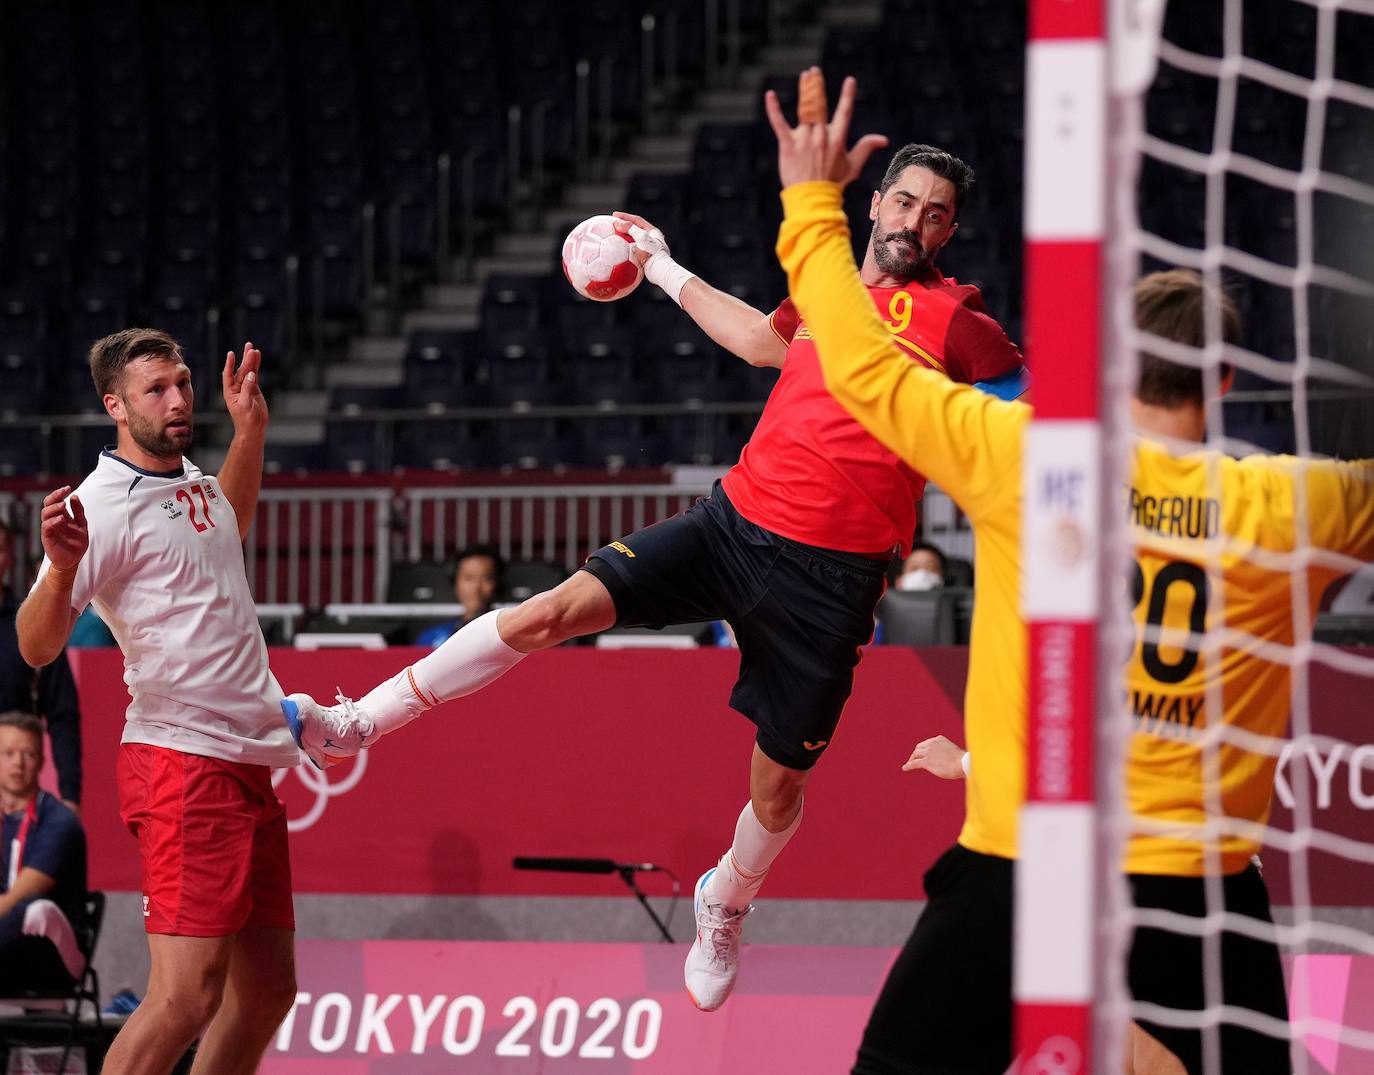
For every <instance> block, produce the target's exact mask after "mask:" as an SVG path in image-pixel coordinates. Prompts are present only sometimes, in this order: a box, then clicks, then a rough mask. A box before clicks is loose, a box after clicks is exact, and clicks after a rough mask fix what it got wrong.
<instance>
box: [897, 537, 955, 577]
mask: <svg viewBox="0 0 1374 1075" xmlns="http://www.w3.org/2000/svg"><path fill="white" fill-rule="evenodd" d="M912 552H933V553H934V554H935V558H936V559H937V560H939V561H940V574H942V575H943V574H944V573H945V567H946V566H947V562H946V560H945V550H944V549H942V548H940V546H939V545H932V544H931V543H930V542H929V541H917V542H915V543H913V544H912V546H911V552H909V553H907V554H906V558H907V559H908V560H909V559H911V553H912Z"/></svg>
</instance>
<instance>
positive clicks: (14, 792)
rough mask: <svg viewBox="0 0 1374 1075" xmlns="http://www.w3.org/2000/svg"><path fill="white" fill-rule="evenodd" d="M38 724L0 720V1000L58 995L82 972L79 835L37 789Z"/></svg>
mask: <svg viewBox="0 0 1374 1075" xmlns="http://www.w3.org/2000/svg"><path fill="white" fill-rule="evenodd" d="M42 769H43V723H42V721H40V720H39V719H38V718H37V717H35V716H33V715H32V714H31V713H20V712H8V713H0V997H4V996H13V995H15V994H18V993H22V992H24V991H26V990H44V989H64V988H66V987H68V986H70V985H71V984H72V983H73V982H74V981H75V980H76V979H77V978H79V977H80V976H81V974H82V972H83V971H84V970H85V969H86V960H85V956H84V955H83V953H82V952H81V950H80V946H79V945H78V944H77V941H76V933H75V931H74V930H73V929H72V922H73V921H76V920H78V919H79V916H80V915H81V914H82V910H83V907H84V904H85V899H86V834H85V832H84V831H83V830H82V828H81V822H80V821H79V820H78V819H77V817H76V815H75V814H74V813H72V811H71V810H70V809H68V807H67V806H66V805H65V804H64V803H63V802H62V800H60V799H58V798H57V797H56V796H53V795H50V794H48V792H46V791H42V790H40V789H39V787H38V774H39V773H40V772H41V771H42Z"/></svg>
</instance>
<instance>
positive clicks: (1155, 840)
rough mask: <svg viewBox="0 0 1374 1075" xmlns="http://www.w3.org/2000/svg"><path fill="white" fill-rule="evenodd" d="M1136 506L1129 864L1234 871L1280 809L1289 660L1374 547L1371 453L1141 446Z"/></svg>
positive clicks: (1140, 869)
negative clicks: (1249, 452)
mask: <svg viewBox="0 0 1374 1075" xmlns="http://www.w3.org/2000/svg"><path fill="white" fill-rule="evenodd" d="M1125 507H1126V512H1127V518H1128V521H1129V524H1130V526H1131V530H1132V533H1133V536H1134V538H1135V543H1136V558H1135V563H1134V565H1133V567H1132V572H1131V574H1132V580H1131V600H1132V601H1134V603H1135V611H1134V620H1135V624H1136V641H1135V647H1134V649H1133V650H1132V651H1131V657H1130V660H1129V662H1128V664H1127V671H1126V703H1127V706H1128V708H1129V711H1130V713H1131V715H1132V717H1133V719H1134V722H1135V733H1134V735H1133V736H1132V737H1131V744H1130V763H1129V765H1128V767H1127V770H1126V790H1127V797H1128V799H1129V802H1130V807H1131V811H1132V813H1133V814H1134V815H1135V817H1136V819H1137V823H1136V829H1135V834H1134V835H1133V836H1132V838H1131V840H1130V842H1129V844H1128V845H1127V849H1126V868H1127V870H1128V871H1129V872H1131V873H1152V874H1184V875H1189V876H1201V875H1202V874H1203V873H1204V872H1205V871H1206V869H1207V865H1208V864H1207V862H1206V852H1207V850H1208V849H1211V850H1214V851H1216V852H1218V853H1219V854H1220V865H1221V871H1222V872H1223V873H1235V872H1236V871H1238V870H1241V869H1244V867H1245V864H1246V863H1247V862H1248V861H1249V859H1250V856H1251V855H1253V854H1255V853H1256V852H1258V851H1259V849H1260V844H1261V842H1262V839H1263V834H1262V833H1261V832H1260V831H1259V830H1258V828H1257V826H1259V825H1263V824H1264V823H1265V822H1267V821H1268V819H1269V805H1270V801H1271V799H1272V792H1273V788H1274V768H1275V766H1276V765H1277V764H1278V750H1279V747H1280V746H1281V745H1282V744H1281V743H1279V742H1276V741H1275V740H1277V739H1278V738H1279V737H1282V736H1284V735H1285V734H1286V733H1287V729H1288V718H1289V714H1290V711H1291V707H1292V679H1291V676H1290V671H1289V669H1290V665H1289V663H1288V662H1290V661H1291V660H1292V659H1293V657H1294V651H1293V648H1292V647H1293V646H1294V644H1295V642H1300V641H1304V640H1306V639H1308V638H1310V633H1309V632H1307V631H1303V630H1302V628H1301V626H1300V625H1302V624H1310V623H1311V622H1312V619H1313V618H1314V617H1315V615H1316V611H1317V606H1318V604H1319V602H1320V601H1321V596H1322V592H1323V591H1324V590H1325V589H1326V587H1327V585H1328V584H1329V583H1331V582H1332V581H1333V580H1334V579H1336V578H1339V577H1340V576H1341V575H1344V574H1348V573H1349V571H1350V569H1351V566H1352V565H1351V564H1350V563H1349V561H1348V560H1345V559H1343V558H1344V557H1349V558H1353V559H1356V560H1369V559H1370V558H1371V557H1372V556H1374V463H1371V462H1370V461H1363V462H1354V463H1335V462H1331V461H1330V460H1303V459H1296V458H1294V457H1292V456H1250V457H1247V458H1245V459H1239V460H1237V459H1231V458H1229V457H1227V456H1224V455H1220V454H1219V453H1216V452H1211V451H1198V452H1193V453H1190V454H1187V455H1174V454H1171V453H1170V452H1169V451H1168V450H1167V449H1166V448H1164V447H1163V446H1162V445H1159V444H1155V443H1152V442H1150V441H1140V442H1139V443H1138V444H1137V446H1136V451H1135V459H1134V465H1133V468H1132V476H1131V484H1130V486H1129V487H1128V489H1127V490H1126V504H1125ZM1304 519H1305V520H1306V527H1305V528H1306V531H1307V533H1306V535H1305V539H1304V535H1303V533H1302V529H1303V528H1302V527H1300V525H1299V524H1300V523H1301V522H1302V521H1303V520H1304ZM1333 554H1334V555H1333ZM1223 728H1224V729H1225V730H1224V731H1223V730H1221V729H1223ZM1233 729H1241V730H1242V731H1243V732H1248V733H1252V734H1253V735H1254V736H1262V737H1266V738H1265V739H1259V740H1257V739H1254V738H1251V737H1249V736H1244V735H1242V736H1241V737H1233V736H1232V734H1231V732H1232V730H1233ZM1209 740H1210V744H1209V745H1208V746H1207V749H1205V750H1204V743H1207V742H1208V741H1209ZM1242 740H1243V741H1242ZM1266 740H1267V741H1266ZM1266 748H1267V749H1266ZM1207 774H1211V776H1210V777H1209V776H1208V775H1207ZM1209 817H1210V818H1212V820H1213V823H1214V824H1213V832H1212V833H1211V834H1210V835H1209V834H1208V833H1207V832H1205V831H1203V830H1202V828H1200V826H1202V825H1203V824H1204V822H1206V821H1207V819H1208V818H1209Z"/></svg>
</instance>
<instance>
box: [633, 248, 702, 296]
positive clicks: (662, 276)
mask: <svg viewBox="0 0 1374 1075" xmlns="http://www.w3.org/2000/svg"><path fill="white" fill-rule="evenodd" d="M652 265H653V273H652V274H650V273H647V272H646V273H645V274H644V275H645V276H648V277H649V282H650V283H651V284H657V285H658V286H659V287H661V288H662V289H663V293H664V294H665V295H667V296H668V297H669V298H670V299H672V300H673V301H674V302H675V303H677V304H678V305H679V306H681V305H682V289H683V288H684V287H686V286H687V281H688V280H694V279H696V275H697V274H696V273H694V272H692V271H691V270H690V269H684V268H683V267H682V266H681V265H679V264H678V263H677V262H676V261H674V260H673V259H672V258H670V257H667V256H665V255H663V254H660V255H659V256H658V257H657V258H655V259H654V261H653V263H652Z"/></svg>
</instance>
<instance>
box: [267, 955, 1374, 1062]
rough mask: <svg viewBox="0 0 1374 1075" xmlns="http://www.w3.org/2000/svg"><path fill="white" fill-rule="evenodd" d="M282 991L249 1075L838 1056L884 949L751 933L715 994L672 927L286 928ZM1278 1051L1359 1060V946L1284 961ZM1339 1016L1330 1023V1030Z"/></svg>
mask: <svg viewBox="0 0 1374 1075" xmlns="http://www.w3.org/2000/svg"><path fill="white" fill-rule="evenodd" d="M296 949H297V961H298V963H299V983H300V986H299V989H300V991H299V993H298V995H297V1000H296V1004H295V1007H293V1008H292V1010H291V1014H290V1015H289V1016H288V1017H287V1018H286V1020H285V1022H284V1023H283V1024H282V1026H281V1029H280V1030H279V1031H278V1033H277V1037H276V1039H275V1041H274V1042H273V1045H272V1047H271V1049H270V1050H269V1051H268V1054H267V1059H266V1060H265V1062H264V1063H263V1065H262V1067H261V1068H260V1069H259V1070H260V1072H261V1073H262V1075H402V1073H404V1075H439V1073H441V1072H442V1073H445V1075H446V1073H448V1072H451V1071H455V1070H461V1071H470V1072H474V1073H477V1072H491V1073H500V1075H520V1073H524V1072H530V1073H533V1072H584V1071H585V1072H600V1073H603V1075H615V1073H626V1075H629V1073H633V1075H652V1073H660V1075H682V1073H683V1072H698V1073H702V1075H705V1073H708V1072H745V1071H756V1072H784V1071H785V1072H787V1073H788V1075H813V1073H814V1075H822V1073H824V1075H834V1073H837V1072H844V1071H848V1070H849V1068H850V1065H851V1064H853V1062H854V1054H855V1051H856V1050H857V1048H858V1043H859V1039H860V1037H861V1035H862V1034H863V1028H864V1024H865V1023H866V1022H867V1019H868V1013H869V1010H870V1009H871V1007H872V1003H873V998H874V996H876V994H877V991H878V989H879V987H880V986H881V984H882V981H883V979H884V977H885V976H886V974H887V968H888V966H889V964H890V963H891V961H892V959H893V957H894V955H895V950H893V949H889V948H828V947H827V948H822V947H784V946H770V945H751V946H748V947H747V948H746V950H745V959H744V964H743V968H742V970H741V974H740V980H739V986H738V987H737V989H736V991H735V994H734V996H732V997H731V998H730V1001H729V1003H728V1004H726V1006H725V1007H724V1008H722V1009H721V1010H720V1011H718V1012H713V1013H711V1014H709V1015H708V1014H704V1013H702V1012H698V1011H697V1010H696V1009H695V1008H693V1007H692V1005H691V1003H690V1001H689V1000H688V999H687V996H686V994H685V992H684V991H683V988H682V959H683V953H684V951H685V946H683V945H665V944H520V943H511V942H492V943H471V942H453V941H449V942H436V941H301V942H300V943H299V944H298V945H297V946H296ZM1287 971H1288V980H1289V997H1290V1001H1289V1003H1290V1007H1291V1010H1292V1018H1293V1022H1294V1026H1295V1031H1296V1033H1295V1036H1296V1037H1297V1039H1298V1042H1299V1044H1298V1046H1297V1047H1296V1048H1295V1053H1296V1052H1305V1053H1306V1054H1307V1056H1308V1059H1309V1065H1308V1068H1309V1069H1310V1070H1312V1072H1313V1073H1314V1075H1319V1073H1324V1075H1365V1073H1367V1072H1368V1071H1369V1070H1370V1063H1371V1062H1370V1057H1371V1055H1374V1054H1371V1053H1370V1052H1368V1051H1365V1050H1364V1049H1361V1048H1359V1047H1358V1046H1357V1043H1356V1042H1355V1041H1353V1040H1345V1041H1342V1040H1341V1036H1342V1035H1343V1036H1344V1037H1345V1038H1346V1039H1350V1038H1351V1037H1352V1035H1351V1034H1350V1032H1351V1031H1353V1032H1354V1035H1355V1036H1358V1037H1359V1038H1360V1039H1362V1043H1365V1044H1367V1043H1368V1042H1369V1041H1370V1040H1374V957H1369V956H1341V955H1316V956H1300V957H1298V958H1297V959H1295V960H1292V961H1290V962H1289V965H1288V968H1287ZM1340 1028H1345V1030H1344V1031H1342V1030H1341V1029H1340Z"/></svg>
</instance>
